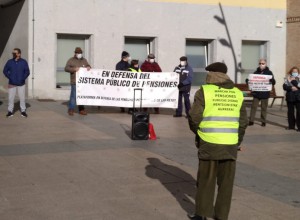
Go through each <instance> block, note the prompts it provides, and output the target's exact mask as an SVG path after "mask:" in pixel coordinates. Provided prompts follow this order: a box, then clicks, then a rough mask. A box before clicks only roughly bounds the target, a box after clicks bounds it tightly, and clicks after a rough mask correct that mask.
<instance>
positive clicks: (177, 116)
mask: <svg viewBox="0 0 300 220" xmlns="http://www.w3.org/2000/svg"><path fill="white" fill-rule="evenodd" d="M173 117H174V118H179V117H182V115H177V114H175V115H173Z"/></svg>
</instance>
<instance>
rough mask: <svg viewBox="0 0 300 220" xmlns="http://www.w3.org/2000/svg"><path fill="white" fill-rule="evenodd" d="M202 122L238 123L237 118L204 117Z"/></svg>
mask: <svg viewBox="0 0 300 220" xmlns="http://www.w3.org/2000/svg"><path fill="white" fill-rule="evenodd" d="M203 121H239V118H238V117H205V118H203Z"/></svg>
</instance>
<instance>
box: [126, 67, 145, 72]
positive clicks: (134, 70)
mask: <svg viewBox="0 0 300 220" xmlns="http://www.w3.org/2000/svg"><path fill="white" fill-rule="evenodd" d="M128 70H129V71H131V72H142V70H141V69H140V68H139V71H136V69H133V68H128Z"/></svg>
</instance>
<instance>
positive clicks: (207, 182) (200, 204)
mask: <svg viewBox="0 0 300 220" xmlns="http://www.w3.org/2000/svg"><path fill="white" fill-rule="evenodd" d="M235 167H236V161H235V160H199V169H198V177H197V185H198V187H197V195H196V214H197V215H199V216H205V217H214V218H215V219H219V220H227V219H228V215H229V210H230V204H231V197H232V190H233V182H234V176H235ZM216 183H217V186H218V190H217V192H218V193H217V198H216V202H215V207H214V197H215V189H216Z"/></svg>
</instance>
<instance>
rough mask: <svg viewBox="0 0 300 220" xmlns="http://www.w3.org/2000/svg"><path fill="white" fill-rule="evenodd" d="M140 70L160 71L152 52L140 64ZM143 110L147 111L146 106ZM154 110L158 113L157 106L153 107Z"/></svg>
mask: <svg viewBox="0 0 300 220" xmlns="http://www.w3.org/2000/svg"><path fill="white" fill-rule="evenodd" d="M141 70H142V72H162V71H161V68H160V66H159V65H158V63H157V62H155V56H154V54H152V53H150V54H149V55H148V59H147V60H145V62H144V63H143V64H142V65H141ZM144 111H147V108H144ZM154 111H155V114H159V108H154Z"/></svg>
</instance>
